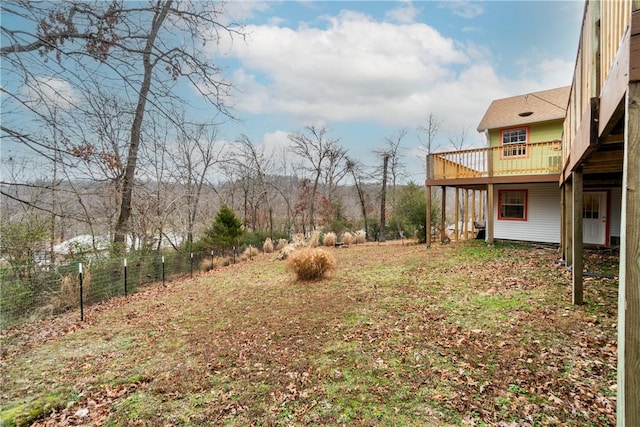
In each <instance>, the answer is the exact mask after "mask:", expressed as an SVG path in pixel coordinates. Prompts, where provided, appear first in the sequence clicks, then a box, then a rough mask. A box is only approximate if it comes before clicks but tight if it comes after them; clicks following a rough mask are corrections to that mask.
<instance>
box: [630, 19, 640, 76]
mask: <svg viewBox="0 0 640 427" xmlns="http://www.w3.org/2000/svg"><path fill="white" fill-rule="evenodd" d="M629 81H630V82H637V81H640V10H636V11H635V12H634V13H633V14H632V15H631V40H630V46H629Z"/></svg>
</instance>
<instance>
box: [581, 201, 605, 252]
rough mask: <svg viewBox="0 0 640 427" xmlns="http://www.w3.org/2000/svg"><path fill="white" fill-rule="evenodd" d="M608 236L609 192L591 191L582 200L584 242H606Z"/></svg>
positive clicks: (598, 243) (600, 243) (601, 243)
mask: <svg viewBox="0 0 640 427" xmlns="http://www.w3.org/2000/svg"><path fill="white" fill-rule="evenodd" d="M606 236H607V193H606V192H605V191H589V192H585V193H584V198H583V200H582V239H583V243H591V244H594V245H604V244H606V242H605V239H606Z"/></svg>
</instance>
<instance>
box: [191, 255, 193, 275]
mask: <svg viewBox="0 0 640 427" xmlns="http://www.w3.org/2000/svg"><path fill="white" fill-rule="evenodd" d="M191 278H192V279H193V252H191Z"/></svg>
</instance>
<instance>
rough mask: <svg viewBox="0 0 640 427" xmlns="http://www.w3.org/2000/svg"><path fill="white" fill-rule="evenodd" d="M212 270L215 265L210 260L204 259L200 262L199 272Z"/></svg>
mask: <svg viewBox="0 0 640 427" xmlns="http://www.w3.org/2000/svg"><path fill="white" fill-rule="evenodd" d="M214 268H215V264H214V261H213V260H212V259H211V258H204V259H202V260H201V261H200V271H205V272H206V271H211V270H213V269H214Z"/></svg>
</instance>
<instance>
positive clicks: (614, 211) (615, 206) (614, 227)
mask: <svg viewBox="0 0 640 427" xmlns="http://www.w3.org/2000/svg"><path fill="white" fill-rule="evenodd" d="M621 212H622V188H621V187H618V188H612V189H611V206H609V220H610V222H609V235H610V236H611V237H620V214H621Z"/></svg>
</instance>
